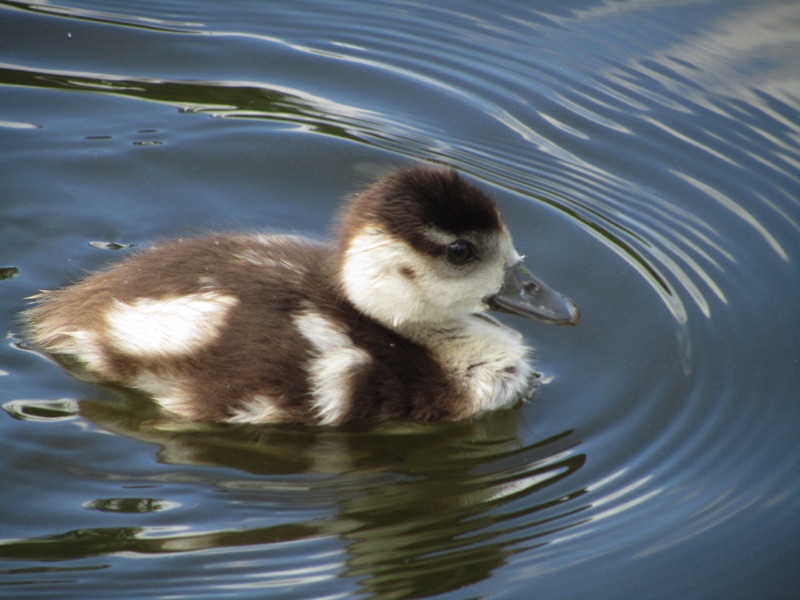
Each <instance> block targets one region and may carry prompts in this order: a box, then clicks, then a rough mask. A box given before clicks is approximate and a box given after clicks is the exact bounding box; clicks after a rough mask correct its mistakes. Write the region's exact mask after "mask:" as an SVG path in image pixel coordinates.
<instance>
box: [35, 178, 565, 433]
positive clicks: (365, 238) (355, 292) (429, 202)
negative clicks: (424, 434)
mask: <svg viewBox="0 0 800 600" xmlns="http://www.w3.org/2000/svg"><path fill="white" fill-rule="evenodd" d="M34 298H35V299H36V300H37V302H36V304H35V306H34V307H33V308H31V309H30V310H28V311H27V312H26V313H25V315H24V320H25V326H26V332H27V336H28V338H29V339H30V341H31V343H32V344H33V345H34V347H36V348H38V349H40V350H41V351H43V352H45V353H47V354H50V355H52V356H53V357H54V358H56V359H57V360H59V362H61V364H64V365H67V366H68V368H70V370H71V371H72V372H73V373H74V374H76V376H79V377H80V378H82V379H85V380H88V381H93V382H105V383H111V384H117V385H121V386H125V387H129V388H134V389H137V390H140V391H142V392H144V393H145V394H147V395H149V396H151V397H152V398H153V399H154V400H155V401H156V402H157V403H158V404H159V405H160V406H161V407H162V408H163V409H165V410H166V411H168V412H169V413H172V414H174V415H177V416H179V417H183V418H185V419H190V420H198V421H211V422H228V423H280V422H298V423H306V424H318V425H330V426H338V425H342V424H344V423H347V422H349V421H353V420H362V419H366V420H372V421H382V420H389V419H411V420H416V421H452V420H458V419H464V418H468V417H471V416H473V415H476V414H478V413H481V412H483V411H489V410H495V409H502V408H505V407H508V406H511V405H513V404H515V403H516V402H518V401H520V400H521V399H524V398H526V397H528V396H529V395H530V394H531V393H532V391H533V389H534V387H535V376H534V372H533V370H532V368H531V366H530V364H529V362H528V355H529V353H530V349H529V348H528V346H527V345H526V344H525V342H524V340H523V339H522V336H521V335H520V334H519V333H518V332H516V331H514V330H512V329H510V328H509V327H507V326H505V325H503V324H501V323H500V322H498V321H497V320H495V319H494V318H493V317H490V316H488V315H486V314H485V312H486V311H501V312H509V313H514V314H517V315H521V316H523V317H529V318H535V319H539V320H542V321H545V322H549V323H556V324H576V323H577V322H578V320H579V312H578V308H577V306H576V304H575V303H574V302H573V301H572V300H571V299H570V298H568V297H567V296H565V295H563V294H560V293H558V292H556V291H554V290H552V289H550V288H549V287H548V286H546V285H545V284H544V282H542V281H541V280H540V279H538V278H536V277H535V276H534V275H533V274H531V273H530V272H529V271H528V270H526V268H525V267H524V266H523V263H522V258H521V257H520V255H519V254H518V253H517V251H516V250H515V249H514V245H513V242H512V239H511V235H510V234H509V231H508V229H507V228H506V226H505V225H504V223H503V221H502V219H501V217H500V213H499V212H498V209H497V207H496V205H495V203H494V201H493V200H492V199H491V198H490V197H489V196H488V195H487V194H486V193H485V192H483V191H482V190H481V189H479V188H478V187H477V186H475V185H473V184H472V183H470V182H468V181H467V180H466V179H465V178H463V177H462V176H460V175H459V174H458V173H457V172H456V171H454V170H452V169H448V168H443V167H438V166H427V165H417V166H413V167H410V168H405V169H401V170H398V171H395V172H393V173H391V174H389V175H388V176H387V177H385V178H383V179H382V180H379V181H378V182H377V183H374V184H373V185H372V186H371V187H368V188H367V189H365V190H364V191H362V192H360V193H358V194H356V195H355V196H354V197H352V198H351V199H350V201H349V202H348V203H347V204H346V206H345V207H344V210H343V212H342V213H341V216H340V219H339V228H338V237H337V239H336V241H335V243H333V244H330V245H329V244H323V243H318V242H314V241H310V240H307V239H303V238H301V237H297V236H292V235H263V234H258V233H255V234H245V233H229V234H211V235H204V236H200V237H192V238H182V239H177V240H174V241H171V242H167V243H163V244H158V245H156V246H154V247H152V248H150V249H148V250H145V251H141V252H139V253H137V254H135V255H134V256H132V257H130V258H128V259H126V260H123V261H122V262H121V263H118V264H116V265H115V266H113V267H111V268H110V269H107V270H105V271H101V272H100V273H97V274H94V275H91V276H89V277H88V278H86V279H85V280H83V281H81V282H78V283H76V284H74V285H71V286H69V287H66V288H63V289H60V290H56V291H47V292H43V293H41V294H39V295H38V296H35V297H34Z"/></svg>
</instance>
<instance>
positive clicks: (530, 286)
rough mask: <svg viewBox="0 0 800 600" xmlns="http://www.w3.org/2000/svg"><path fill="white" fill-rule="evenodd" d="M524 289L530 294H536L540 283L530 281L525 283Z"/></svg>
mask: <svg viewBox="0 0 800 600" xmlns="http://www.w3.org/2000/svg"><path fill="white" fill-rule="evenodd" d="M524 289H525V291H526V292H528V293H529V294H535V293H536V292H538V291H539V284H538V283H536V282H535V281H529V282H527V283H526V284H525V285H524Z"/></svg>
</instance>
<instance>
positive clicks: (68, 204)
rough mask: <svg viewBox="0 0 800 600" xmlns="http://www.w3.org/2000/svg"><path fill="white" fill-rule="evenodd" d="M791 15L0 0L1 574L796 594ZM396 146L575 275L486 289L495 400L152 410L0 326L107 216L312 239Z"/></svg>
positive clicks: (798, 225)
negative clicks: (501, 340)
mask: <svg viewBox="0 0 800 600" xmlns="http://www.w3.org/2000/svg"><path fill="white" fill-rule="evenodd" d="M798 32H800V5H798V4H797V2H795V1H794V0H785V1H779V0H766V1H763V0H742V1H737V0H733V1H732V0H717V1H713V0H709V1H704V0H697V1H687V2H667V1H665V2H650V3H643V2H639V3H637V2H601V1H592V0H585V1H573V2H560V1H559V2H556V1H552V2H522V1H519V2H492V3H485V2H477V1H476V2H463V1H460V2H455V1H453V2H449V1H448V2H436V3H416V2H410V1H408V2H407V1H397V2H374V1H368V2H367V1H364V2H356V1H349V2H336V3H333V2H293V3H279V2H274V3H273V2H255V1H243V0H241V1H232V2H225V3H221V2H220V3H212V2H189V1H187V0H180V1H178V0H175V1H159V2H150V1H147V2H145V1H142V0H136V1H133V0H129V1H115V2H110V1H109V0H104V1H100V0H97V1H94V2H91V1H85V2H79V1H75V0H66V1H65V2H63V3H59V4H55V3H50V2H32V3H31V2H25V3H22V2H9V1H5V2H2V1H0V148H2V150H1V151H0V152H2V154H0V157H1V158H0V267H2V269H0V311H2V317H0V319H2V322H3V323H4V324H5V328H6V330H7V331H8V332H9V335H8V337H6V339H5V342H4V343H3V345H2V347H1V348H0V404H2V406H3V408H4V411H2V412H0V461H2V475H3V479H4V481H3V483H2V487H0V497H1V498H2V501H1V502H0V596H3V597H14V598H18V597H31V598H33V597H36V598H46V597H54V598H55V597H62V598H74V597H82V598H108V597H115V598H149V597H170V598H198V597H213V598H226V597H230V598H239V597H253V598H262V597H276V598H311V597H315V598H322V597H325V598H341V597H358V598H420V597H430V596H439V597H443V598H453V599H456V598H459V599H460V598H515V599H516V598H520V599H522V598H524V599H527V598H532V597H536V598H574V599H583V598H608V599H619V598H704V599H705V598H715V599H716V598H768V599H771V598H775V599H778V598H781V599H785V598H800V443H799V442H800V316H798V315H799V314H800V311H798V310H797V303H798V298H800V266H799V265H798V260H799V259H800V60H799V59H798V58H797V57H798V56H800V34H798ZM419 159H435V160H440V161H446V162H448V163H451V164H453V165H454V166H456V167H457V168H459V169H460V170H461V171H463V172H464V173H466V174H468V175H470V176H472V177H474V178H475V179H476V180H477V181H478V182H479V183H481V184H482V185H483V186H484V187H485V188H487V189H488V190H489V191H491V192H492V193H493V194H494V195H495V196H496V197H497V199H498V201H499V203H500V205H501V208H502V210H503V213H504V214H505V215H506V218H507V220H508V221H509V222H510V223H511V228H512V232H513V234H514V236H515V240H516V243H517V247H518V248H519V249H520V251H521V252H523V253H525V254H526V255H527V257H528V258H527V262H529V263H530V264H531V265H532V267H533V268H534V270H535V271H536V272H537V273H539V274H540V275H542V276H543V277H544V278H545V279H546V280H548V281H549V282H551V283H552V284H553V285H554V286H556V287H558V288H559V289H562V290H564V291H565V292H567V293H569V294H570V295H571V296H573V297H574V298H575V299H576V300H577V301H578V302H579V304H580V305H581V310H582V313H583V317H584V319H583V322H582V323H581V325H580V326H579V327H577V328H573V329H570V330H564V329H561V328H548V327H545V326H541V325H539V324H536V323H532V322H525V321H521V320H513V321H510V322H511V323H512V324H513V326H514V327H516V328H518V329H520V330H521V331H522V332H523V333H524V334H525V336H526V337H527V338H528V339H529V340H530V341H531V343H533V344H535V345H536V346H537V348H538V357H539V358H538V363H537V364H538V368H539V370H540V371H541V372H542V373H543V378H544V382H545V385H543V386H542V390H541V393H540V394H539V395H538V396H537V398H536V399H535V400H534V401H532V402H529V403H527V404H525V405H523V406H521V407H519V408H517V409H514V410H510V411H504V412H500V413H496V414H493V415H490V416H489V417H487V418H484V419H481V420H478V421H475V422H465V423H458V424H450V425H426V426H417V425H408V424H389V425H385V426H381V427H378V428H376V429H374V430H370V431H349V432H348V431H336V430H331V429H323V428H318V429H314V428H302V427H287V426H281V427H203V428H187V427H182V426H179V425H178V424H176V423H170V422H168V421H165V420H164V419H163V418H160V417H159V415H157V414H156V413H155V411H154V410H153V407H152V405H151V404H150V403H149V401H148V400H147V399H146V398H142V397H138V396H135V395H133V394H130V393H127V392H124V391H122V390H112V389H105V388H100V387H93V386H90V385H88V384H84V383H80V382H77V381H75V380H73V379H71V378H70V377H69V376H67V375H66V374H64V373H63V372H62V371H60V370H59V369H58V368H57V367H56V366H54V365H52V364H50V363H49V362H47V361H46V360H44V359H43V358H41V357H40V356H38V355H35V354H33V353H30V352H26V351H25V350H24V349H23V347H21V346H20V345H19V344H18V342H19V341H20V340H19V339H18V338H17V337H16V336H15V334H16V333H18V331H19V328H18V324H17V323H16V322H15V318H16V315H17V314H18V313H19V311H21V310H23V309H24V307H25V306H26V302H25V300H24V298H25V297H26V296H29V295H31V294H34V293H36V291H38V290H39V289H51V288H53V287H57V286H60V285H64V284H66V283H68V282H70V281H74V280H75V279H77V278H79V277H81V276H82V275H83V274H85V273H86V272H88V271H91V270H94V269H96V268H98V267H100V266H101V265H103V264H107V263H109V262H112V261H115V260H118V259H119V258H121V257H122V256H123V255H124V254H125V253H126V251H127V250H126V249H125V248H126V247H127V246H129V245H131V244H134V245H136V246H137V247H142V246H146V245H147V244H149V243H151V242H152V240H155V239H159V238H161V237H165V236H171V235H179V234H181V233H185V232H187V231H193V230H196V229H253V228H259V229H264V230H269V231H292V232H297V233H301V234H304V235H311V236H315V237H324V236H325V235H326V233H327V231H328V227H329V225H328V224H329V222H330V219H331V217H332V215H333V214H334V213H335V211H336V208H337V206H338V204H339V202H340V198H341V197H342V196H343V195H345V194H347V193H350V192H352V191H354V190H356V189H358V188H359V187H360V186H361V185H362V184H364V183H366V182H369V181H371V180H372V179H373V178H374V177H376V176H377V175H379V174H381V173H382V172H384V171H385V170H386V169H388V168H391V167H395V166H398V165H402V164H407V163H409V162H411V161H413V160H419ZM117 245H119V246H122V247H121V248H120V247H119V246H117Z"/></svg>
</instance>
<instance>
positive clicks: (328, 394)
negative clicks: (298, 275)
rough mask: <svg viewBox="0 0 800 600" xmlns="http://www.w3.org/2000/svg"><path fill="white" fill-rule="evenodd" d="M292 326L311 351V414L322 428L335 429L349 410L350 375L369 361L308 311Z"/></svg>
mask: <svg viewBox="0 0 800 600" xmlns="http://www.w3.org/2000/svg"><path fill="white" fill-rule="evenodd" d="M294 323H295V326H296V327H297V329H298V331H300V334H301V335H302V336H303V337H304V338H305V339H306V340H308V341H309V342H310V343H311V345H312V347H313V348H314V357H313V358H312V360H311V364H310V365H309V374H310V378H311V390H312V394H313V397H314V401H313V406H314V410H315V411H316V412H317V415H318V416H319V418H320V423H321V424H322V425H337V424H339V423H341V422H342V421H343V419H344V418H345V416H346V414H347V411H348V409H349V408H350V400H351V397H352V385H351V381H352V378H353V375H354V374H355V373H356V372H357V371H358V370H360V369H362V368H363V367H365V366H366V365H368V364H369V363H370V362H371V361H372V358H371V357H370V355H369V354H368V353H367V352H365V351H364V350H362V349H361V348H357V347H356V346H354V345H353V341H352V340H351V339H350V337H349V336H348V335H347V333H345V332H344V331H343V330H342V328H341V327H340V326H339V325H338V324H337V323H335V322H333V321H331V320H330V319H328V318H327V317H324V316H323V315H321V314H319V313H317V312H315V311H313V310H311V309H308V310H307V311H306V312H304V313H302V314H301V315H299V316H297V317H295V319H294Z"/></svg>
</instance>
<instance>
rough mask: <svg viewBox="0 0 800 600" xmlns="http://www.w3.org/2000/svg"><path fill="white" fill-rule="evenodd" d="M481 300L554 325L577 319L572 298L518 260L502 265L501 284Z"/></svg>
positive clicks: (577, 314)
mask: <svg viewBox="0 0 800 600" xmlns="http://www.w3.org/2000/svg"><path fill="white" fill-rule="evenodd" d="M485 302H486V304H487V306H488V307H489V309H490V310H495V311H500V312H507V313H512V314H515V315H520V316H522V317H528V318H532V319H538V320H539V321H544V322H546V323H555V324H556V325H577V324H578V321H580V319H581V316H580V311H579V310H578V305H577V304H575V302H574V301H573V300H572V298H570V297H568V296H565V295H564V294H562V293H561V292H557V291H556V290H554V289H552V288H550V287H548V285H547V284H546V283H544V282H543V281H542V280H541V279H539V278H538V277H536V276H535V275H534V274H533V273H531V272H530V271H528V269H526V268H525V265H523V264H522V262H521V261H520V262H517V263H515V264H513V265H511V266H510V267H507V268H506V273H505V277H504V279H503V285H502V287H501V288H500V290H499V291H498V292H497V293H496V294H495V295H493V296H489V297H488V298H486V300H485Z"/></svg>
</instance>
